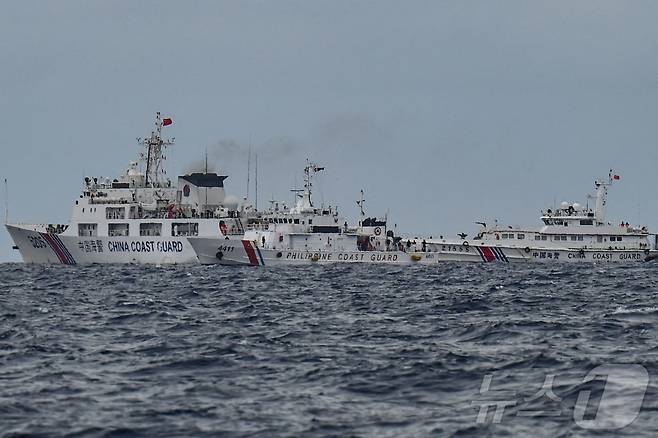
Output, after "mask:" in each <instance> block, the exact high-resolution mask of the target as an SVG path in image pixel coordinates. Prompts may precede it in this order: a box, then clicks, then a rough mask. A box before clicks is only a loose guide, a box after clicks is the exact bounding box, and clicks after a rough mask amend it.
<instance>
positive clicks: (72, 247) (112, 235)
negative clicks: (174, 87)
mask: <svg viewBox="0 0 658 438" xmlns="http://www.w3.org/2000/svg"><path fill="white" fill-rule="evenodd" d="M172 123H173V121H172V120H171V119H170V118H163V117H161V115H160V113H157V115H156V119H155V129H154V130H153V131H152V132H151V135H150V136H149V137H148V138H144V139H138V142H139V144H140V145H141V146H142V147H143V152H142V153H141V154H140V157H139V162H137V161H134V162H131V163H130V166H129V167H128V169H127V170H126V171H125V172H124V173H123V174H122V175H121V176H119V177H117V178H115V179H111V180H110V179H107V178H96V177H86V178H84V182H83V188H82V193H81V194H80V196H79V198H78V199H76V200H75V203H74V205H73V213H72V217H71V221H70V222H69V223H68V224H10V223H8V224H6V227H7V230H8V231H9V234H10V235H11V237H12V239H13V241H14V244H15V248H17V249H18V250H19V251H20V254H21V256H22V258H23V260H24V261H25V262H27V263H63V264H87V263H154V264H167V263H196V262H197V258H196V255H195V253H194V251H193V250H192V247H191V246H190V244H189V242H188V240H187V238H188V237H190V236H203V235H213V236H217V235H222V236H230V235H240V236H241V235H242V234H243V233H244V226H243V222H242V221H243V219H244V218H246V217H247V216H248V215H249V213H250V211H252V210H251V208H250V206H249V205H242V206H240V207H239V205H238V204H239V202H238V200H237V198H235V197H231V196H226V194H225V191H224V180H225V179H226V178H227V176H225V175H218V174H216V173H208V172H207V171H206V172H199V173H191V174H188V175H182V176H179V177H178V179H177V181H176V183H175V184H172V181H171V180H169V179H168V178H167V177H166V174H165V170H164V167H163V164H164V161H165V155H164V152H165V150H166V148H167V146H170V145H172V144H173V143H174V140H173V139H171V140H169V139H165V138H163V137H162V130H163V128H164V127H166V126H168V125H171V124H172ZM140 164H141V169H140Z"/></svg>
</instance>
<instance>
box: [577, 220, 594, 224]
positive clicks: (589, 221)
mask: <svg viewBox="0 0 658 438" xmlns="http://www.w3.org/2000/svg"><path fill="white" fill-rule="evenodd" d="M580 225H594V221H593V220H592V219H581V220H580Z"/></svg>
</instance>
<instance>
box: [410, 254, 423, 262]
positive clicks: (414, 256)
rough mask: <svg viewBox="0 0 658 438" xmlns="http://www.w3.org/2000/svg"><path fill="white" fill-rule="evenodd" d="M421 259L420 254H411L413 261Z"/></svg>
mask: <svg viewBox="0 0 658 438" xmlns="http://www.w3.org/2000/svg"><path fill="white" fill-rule="evenodd" d="M421 260H422V257H421V256H419V255H418V254H414V255H412V256H411V261H412V262H419V261H421Z"/></svg>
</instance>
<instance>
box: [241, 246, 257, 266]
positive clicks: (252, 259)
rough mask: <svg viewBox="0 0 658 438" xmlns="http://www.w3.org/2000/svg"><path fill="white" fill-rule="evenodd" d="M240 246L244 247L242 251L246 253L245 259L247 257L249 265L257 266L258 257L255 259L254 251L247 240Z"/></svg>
mask: <svg viewBox="0 0 658 438" xmlns="http://www.w3.org/2000/svg"><path fill="white" fill-rule="evenodd" d="M242 246H244V250H245V251H246V252H247V257H249V263H251V264H252V265H254V266H258V257H256V252H255V251H254V248H253V247H252V246H251V242H250V241H248V240H243V241H242Z"/></svg>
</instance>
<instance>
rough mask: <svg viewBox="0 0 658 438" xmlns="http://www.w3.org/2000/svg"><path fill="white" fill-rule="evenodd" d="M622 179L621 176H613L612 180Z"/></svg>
mask: <svg viewBox="0 0 658 438" xmlns="http://www.w3.org/2000/svg"><path fill="white" fill-rule="evenodd" d="M620 178H621V177H620V176H619V175H613V176H612V179H620Z"/></svg>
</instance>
